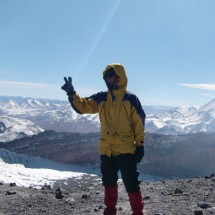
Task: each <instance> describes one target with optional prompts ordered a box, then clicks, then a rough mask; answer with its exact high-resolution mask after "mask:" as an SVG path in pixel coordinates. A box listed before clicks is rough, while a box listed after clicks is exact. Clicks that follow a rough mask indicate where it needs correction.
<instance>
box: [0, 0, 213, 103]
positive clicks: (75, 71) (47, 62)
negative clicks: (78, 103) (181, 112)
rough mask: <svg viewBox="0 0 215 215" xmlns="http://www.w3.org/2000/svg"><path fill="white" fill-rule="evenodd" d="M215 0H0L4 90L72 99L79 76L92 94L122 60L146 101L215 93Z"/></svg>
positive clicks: (81, 87)
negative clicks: (66, 86) (66, 87)
mask: <svg viewBox="0 0 215 215" xmlns="http://www.w3.org/2000/svg"><path fill="white" fill-rule="evenodd" d="M214 11H215V1H214V0H189V1H188V0H148V1H146V0H135V1H131V0H108V1H105V0H19V1H15V0H11V1H6V0H0V95H7V96H24V97H35V98H48V99H60V100H66V99H67V97H66V95H65V93H64V92H63V91H62V90H61V89H60V87H61V86H62V85H63V83H64V80H63V77H64V76H71V77H72V78H73V84H74V87H75V89H76V91H77V92H78V93H79V94H80V95H82V96H88V95H91V94H93V93H95V92H98V91H104V90H106V86H105V84H104V81H103V79H102V71H103V70H104V68H105V67H106V65H107V64H109V63H116V62H119V63H122V64H123V65H124V66H125V68H126V71H127V75H128V87H127V89H128V90H129V91H131V92H133V93H135V94H136V95H137V96H138V97H139V98H140V100H141V102H142V104H143V105H144V104H145V105H170V106H179V105H203V104H206V103H207V102H209V101H210V100H212V99H214V97H215V74H214V72H215V60H214V59H215V27H214V23H215V13H214Z"/></svg>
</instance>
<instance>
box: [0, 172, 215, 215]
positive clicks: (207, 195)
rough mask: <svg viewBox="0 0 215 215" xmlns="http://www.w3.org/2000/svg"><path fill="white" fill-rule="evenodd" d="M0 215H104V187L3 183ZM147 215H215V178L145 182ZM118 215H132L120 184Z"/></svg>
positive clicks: (144, 191)
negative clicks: (28, 186)
mask: <svg viewBox="0 0 215 215" xmlns="http://www.w3.org/2000/svg"><path fill="white" fill-rule="evenodd" d="M0 184H1V185H0V215H41V214H49V215H69V214H74V215H79V214H83V215H86V214H89V215H97V214H98V215H101V214H103V209H104V204H103V186H102V185H101V183H97V184H90V185H85V186H80V185H79V186H75V187H72V188H68V187H67V188H65V187H61V188H60V189H58V185H59V184H57V185H55V186H54V187H53V188H51V187H50V186H47V185H46V186H43V187H42V188H40V189H35V188H26V187H18V186H16V185H15V183H11V184H3V183H0ZM141 190H142V193H143V195H144V202H145V209H144V211H145V213H144V214H145V215H164V214H165V215H173V214H174V215H175V214H178V215H179V214H180V215H192V214H196V215H201V214H203V215H209V214H215V176H214V174H212V175H211V176H207V177H204V178H200V177H196V178H192V179H175V180H165V181H157V182H142V183H141ZM117 207H118V215H123V214H124V215H131V210H130V205H129V202H128V197H127V194H126V191H125V188H124V186H123V184H122V183H119V199H118V206H117Z"/></svg>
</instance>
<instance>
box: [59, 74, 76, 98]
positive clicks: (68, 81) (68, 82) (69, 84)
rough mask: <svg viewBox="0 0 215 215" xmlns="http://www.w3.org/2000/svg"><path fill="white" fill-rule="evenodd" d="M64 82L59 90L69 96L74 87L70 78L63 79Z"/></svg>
mask: <svg viewBox="0 0 215 215" xmlns="http://www.w3.org/2000/svg"><path fill="white" fill-rule="evenodd" d="M64 81H65V84H64V85H63V86H62V87H61V89H62V90H64V91H65V92H66V93H67V95H68V96H69V95H71V94H72V93H73V92H74V87H73V85H72V78H71V77H68V79H67V78H66V77H64Z"/></svg>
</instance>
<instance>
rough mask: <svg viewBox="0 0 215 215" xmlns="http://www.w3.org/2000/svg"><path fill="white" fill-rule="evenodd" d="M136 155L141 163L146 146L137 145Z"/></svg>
mask: <svg viewBox="0 0 215 215" xmlns="http://www.w3.org/2000/svg"><path fill="white" fill-rule="evenodd" d="M135 156H136V161H137V163H140V161H141V160H142V158H143V156H144V146H136V150H135Z"/></svg>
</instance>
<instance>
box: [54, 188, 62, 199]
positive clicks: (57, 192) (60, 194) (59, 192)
mask: <svg viewBox="0 0 215 215" xmlns="http://www.w3.org/2000/svg"><path fill="white" fill-rule="evenodd" d="M55 198H56V199H63V195H62V191H61V189H60V188H57V189H56V191H55Z"/></svg>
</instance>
